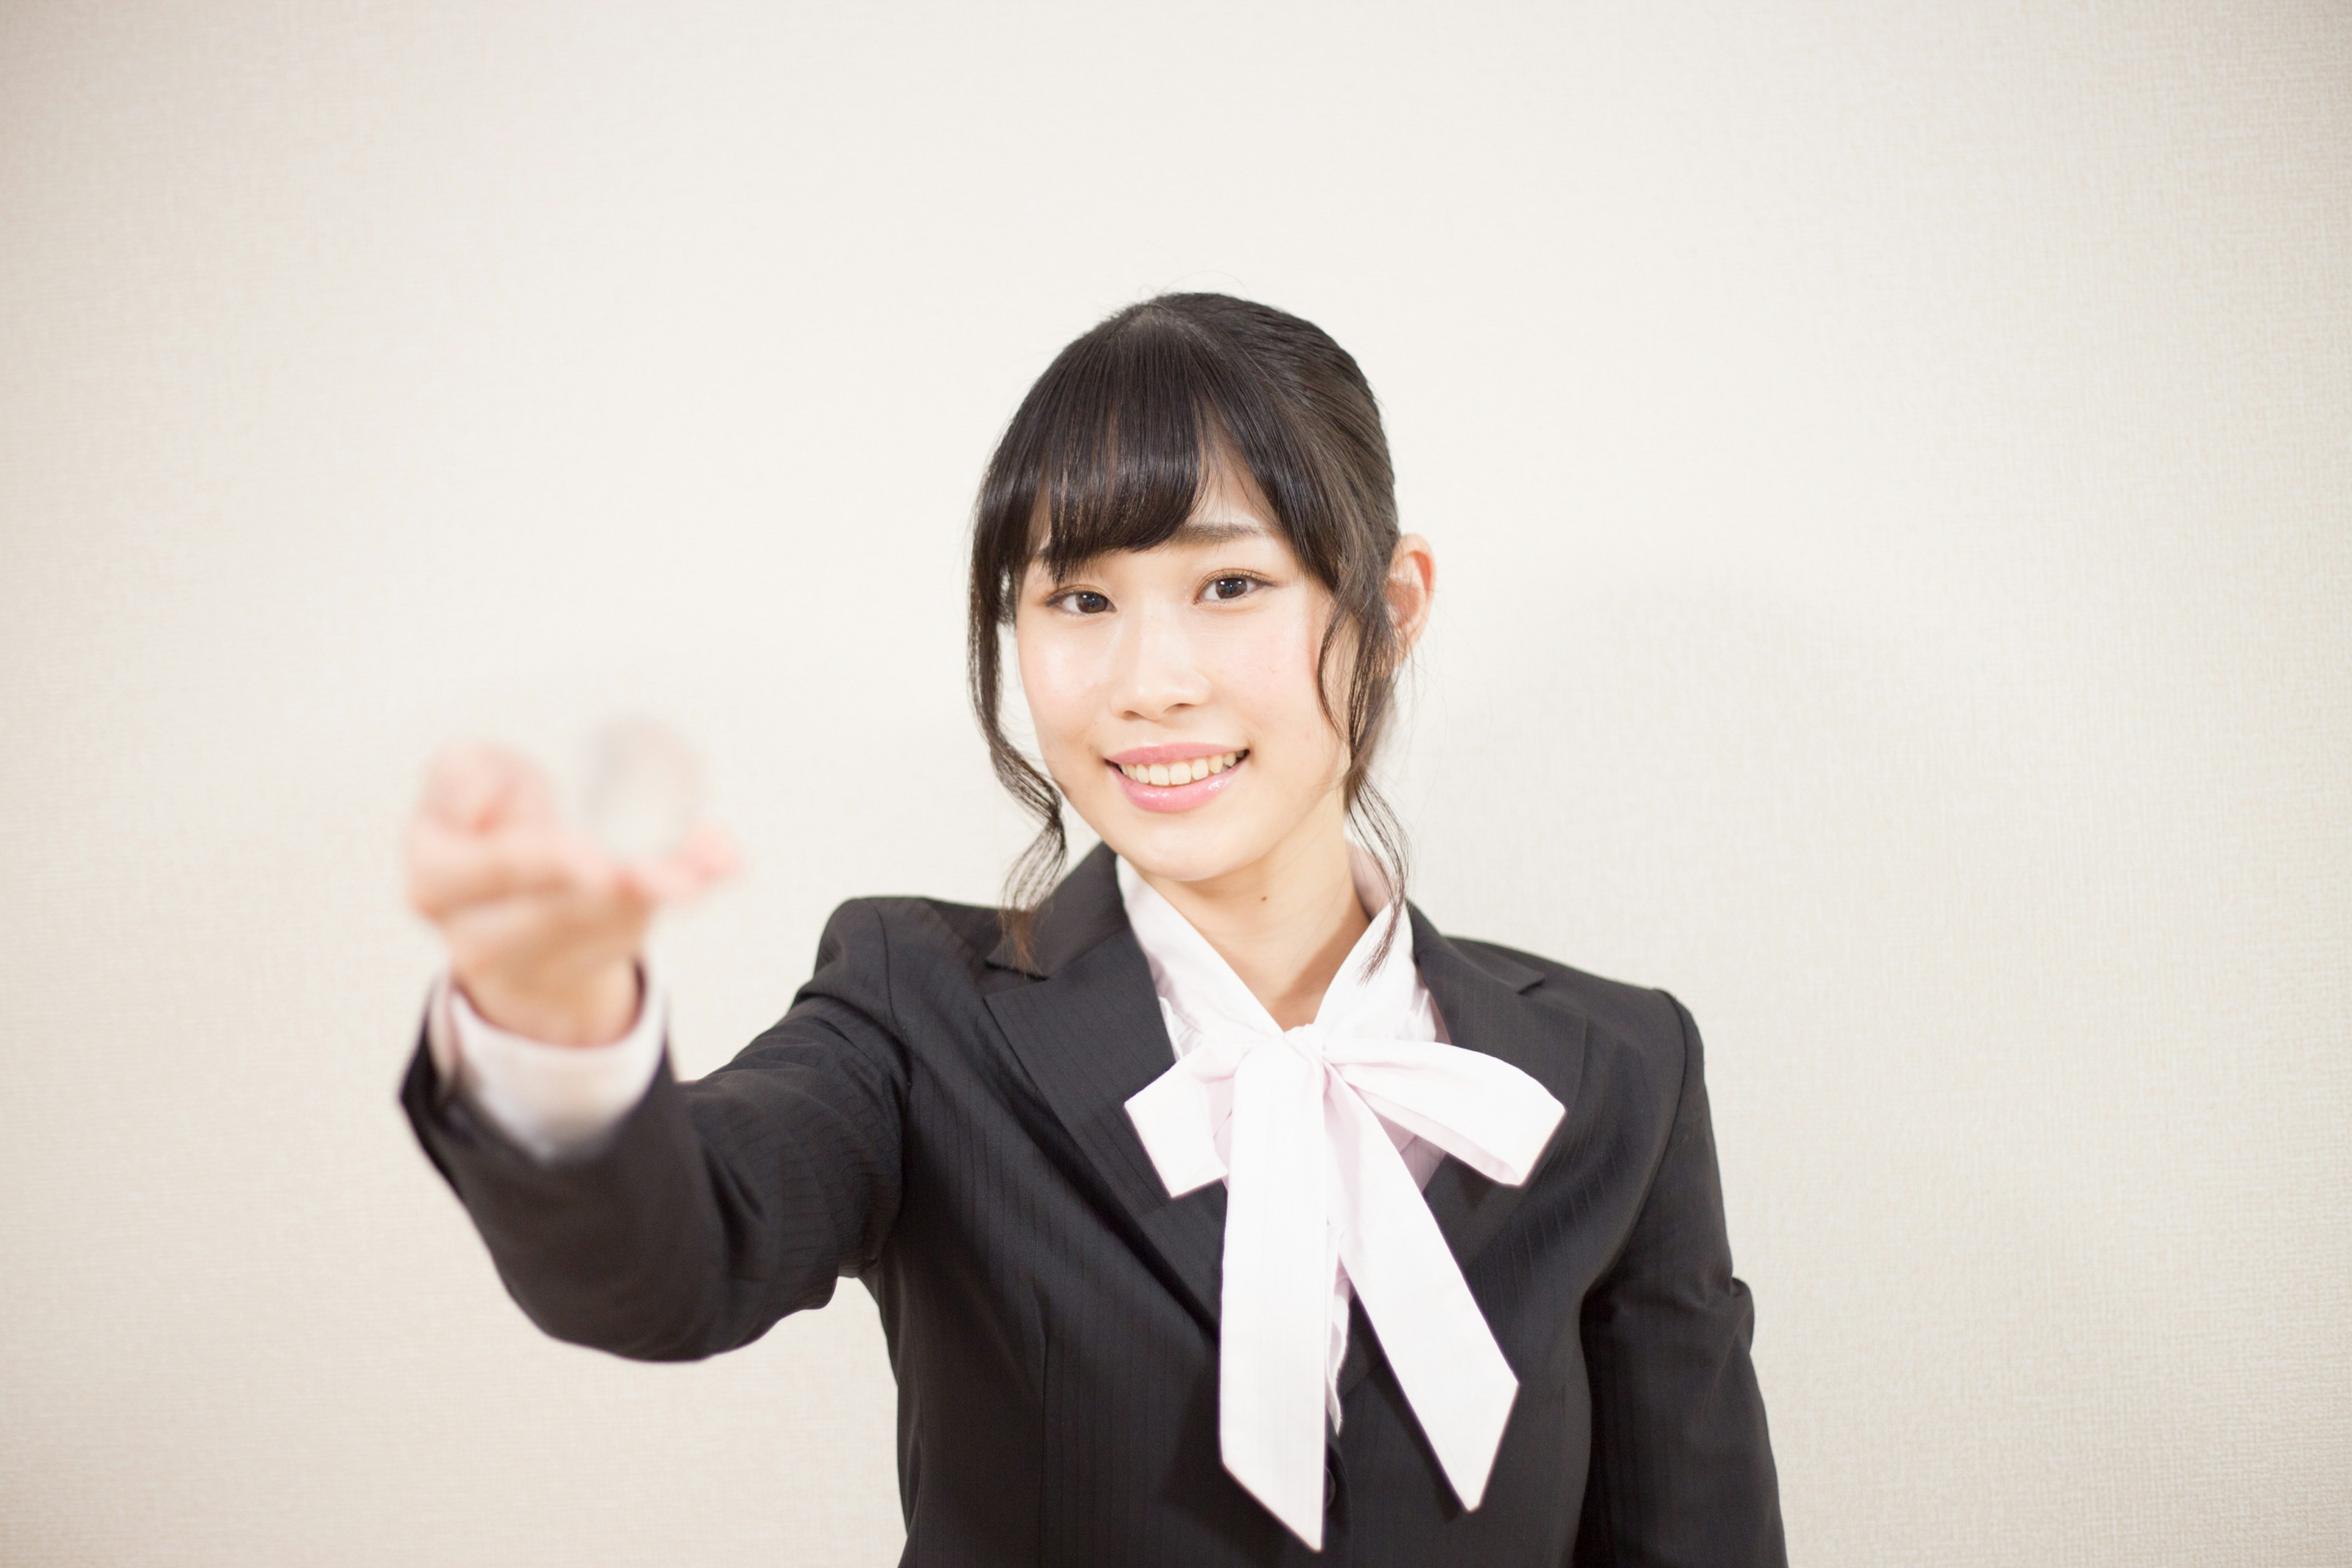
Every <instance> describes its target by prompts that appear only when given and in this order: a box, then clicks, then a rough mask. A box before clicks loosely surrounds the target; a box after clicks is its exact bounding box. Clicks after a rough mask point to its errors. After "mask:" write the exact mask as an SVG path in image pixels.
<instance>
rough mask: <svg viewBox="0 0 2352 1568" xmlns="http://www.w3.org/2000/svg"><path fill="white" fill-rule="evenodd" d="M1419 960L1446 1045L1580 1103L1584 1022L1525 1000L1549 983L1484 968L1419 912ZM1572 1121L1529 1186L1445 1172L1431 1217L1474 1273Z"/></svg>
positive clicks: (1502, 967)
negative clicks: (1503, 1064)
mask: <svg viewBox="0 0 2352 1568" xmlns="http://www.w3.org/2000/svg"><path fill="white" fill-rule="evenodd" d="M1412 944H1413V956H1414V958H1415V960H1416V961H1417V962H1418V963H1419V964H1420V966H1421V979H1422V984H1424V985H1426V986H1428V987H1429V994H1430V998H1431V1000H1433V1001H1434V1002H1435V1003H1436V1004H1437V1016H1439V1017H1441V1018H1443V1019H1444V1021H1445V1033H1446V1037H1447V1038H1448V1039H1450V1040H1451V1041H1452V1042H1453V1043H1454V1045H1457V1046H1460V1047H1463V1048H1464V1049H1465V1050H1473V1051H1484V1052H1486V1054H1487V1055H1488V1056H1490V1057H1497V1058H1501V1059H1502V1060H1504V1061H1507V1062H1508V1063H1510V1064H1511V1065H1512V1066H1513V1067H1515V1068H1518V1069H1519V1070H1520V1071H1521V1072H1523V1073H1526V1074H1527V1075H1528V1077H1529V1078H1532V1079H1535V1080H1536V1081H1537V1082H1538V1083H1539V1084H1541V1085H1543V1086H1544V1088H1545V1089H1549V1091H1550V1093H1551V1097H1552V1098H1553V1099H1554V1100H1559V1102H1560V1104H1561V1105H1563V1106H1571V1105H1574V1104H1575V1103H1576V1086H1577V1082H1578V1080H1579V1079H1581V1078H1582V1077H1583V1074H1584V1030H1585V1024H1584V1020H1583V1019H1582V1018H1581V1017H1580V1016H1576V1015H1574V1014H1570V1013H1561V1012H1557V1011H1555V1010H1553V1009H1551V1008H1549V1007H1540V1006H1538V1005H1536V1004H1535V1003H1534V1002H1533V1001H1531V1000H1529V999H1528V997H1527V996H1526V995H1525V994H1524V993H1525V992H1526V991H1527V990H1528V988H1530V987H1532V986H1533V985H1534V984H1536V983H1537V982H1538V980H1540V979H1542V978H1543V977H1542V975H1541V974H1540V973H1538V972H1537V971H1535V970H1533V969H1530V968H1528V966H1527V965H1525V964H1523V963H1514V962H1512V961H1511V960H1509V959H1506V958H1503V957H1501V956H1499V955H1496V956H1494V957H1490V958H1488V959H1486V960H1485V961H1483V962H1481V961H1476V960H1473V959H1472V958H1471V957H1470V956H1469V955H1468V954H1467V953H1465V952H1463V951H1462V950H1461V949H1460V948H1458V947H1456V946H1454V944H1453V943H1452V942H1448V941H1446V940H1445V939H1444V937H1442V936H1440V935H1439V934H1438V933H1437V929H1436V928H1435V927H1434V926H1433V925H1431V924H1430V923H1429V921H1428V919H1427V918H1426V917H1425V916H1423V914H1422V912H1421V911H1420V910H1417V909H1416V910H1413V911H1412ZM1568 1122H1569V1118H1568V1117H1566V1116H1563V1117H1561V1118H1560V1125H1559V1129H1555V1130H1554V1131H1553V1132H1552V1142H1551V1145H1550V1146H1549V1147H1548V1148H1547V1149H1546V1150H1545V1152H1544V1154H1543V1156H1542V1157H1541V1158H1539V1159H1538V1161H1537V1163H1536V1174H1534V1175H1530V1176H1529V1177H1528V1182H1527V1184H1526V1185H1524V1186H1517V1187H1507V1186H1504V1185H1502V1184H1499V1183H1496V1182H1493V1181H1489V1180H1488V1179H1487V1178H1486V1177H1485V1176H1482V1175H1480V1174H1479V1173H1477V1172H1475V1171H1474V1170H1472V1169H1471V1168H1470V1167H1469V1166H1467V1165H1465V1164H1464V1163H1462V1162H1461V1161H1459V1160H1454V1159H1448V1160H1446V1161H1445V1162H1444V1163H1443V1164H1441V1165H1439V1166H1438V1167H1437V1173H1436V1174H1435V1175H1433V1176H1432V1177H1430V1179H1429V1185H1428V1187H1427V1188H1425V1189H1424V1191H1425V1193H1426V1194H1427V1196H1428V1199H1429V1210H1430V1213H1432V1214H1433V1215H1436V1216H1437V1226H1438V1228H1439V1229H1440V1230H1442V1231H1444V1233H1445V1239H1446V1242H1447V1244H1448V1245H1449V1246H1451V1247H1453V1249H1454V1258H1455V1259H1456V1260H1457V1261H1458V1262H1460V1263H1461V1264H1462V1265H1463V1266H1464V1268H1465V1269H1466V1268H1468V1266H1469V1264H1470V1260H1471V1259H1472V1258H1475V1257H1476V1256H1477V1255H1478V1253H1479V1251H1480V1249H1481V1248H1483V1247H1485V1246H1486V1243H1487V1242H1489V1241H1491V1240H1493V1239H1494V1236H1495V1233H1496V1231H1497V1230H1499V1229H1501V1228H1502V1225H1503V1221H1504V1220H1505V1219H1506V1218H1507V1217H1509V1215H1510V1212H1511V1210H1512V1209H1513V1208H1514V1207H1516V1206H1517V1204H1518V1202H1519V1199H1520V1198H1521V1197H1522V1196H1524V1195H1525V1194H1526V1193H1527V1190H1528V1187H1530V1186H1533V1185H1534V1184H1535V1183H1536V1182H1537V1180H1538V1178H1539V1177H1540V1174H1541V1173H1542V1169H1543V1163H1544V1161H1545V1160H1548V1159H1549V1158H1550V1156H1551V1154H1552V1152H1554V1151H1555V1150H1556V1149H1557V1148H1558V1147H1559V1136H1560V1131H1561V1130H1564V1129H1565V1128H1566V1127H1567V1126H1568Z"/></svg>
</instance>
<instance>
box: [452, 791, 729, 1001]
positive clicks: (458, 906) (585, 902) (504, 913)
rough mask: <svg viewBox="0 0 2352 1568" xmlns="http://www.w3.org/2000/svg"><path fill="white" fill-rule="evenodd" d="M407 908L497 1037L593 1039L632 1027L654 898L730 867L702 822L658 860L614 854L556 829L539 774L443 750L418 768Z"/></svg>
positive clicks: (687, 895)
mask: <svg viewBox="0 0 2352 1568" xmlns="http://www.w3.org/2000/svg"><path fill="white" fill-rule="evenodd" d="M406 858H407V872H408V901H409V902H410V903H411V904H412V905H413V906H415V909H416V911H417V912H418V913H419V914H422V915H423V916H424V917H425V919H426V920H428V921H432V922H433V924H434V925H435V926H436V928H438V930H439V931H440V932H441V935H442V938H443V940H445V941H446V942H447V943H448V946H449V962H450V967H451V970H452V973H454V974H455V976H456V978H457V984H459V985H460V986H461V987H463V988H464V990H465V993H466V996H467V1000H468V1001H469V1002H471V1003H472V1005H473V1006H474V1008H475V1010H476V1011H477V1012H478V1013H480V1014H481V1015H482V1016H483V1017H484V1018H485V1019H487V1020H488V1021H489V1022H490V1023H492V1024H495V1025H497V1026H499V1027H500V1028H502V1029H508V1030H511V1031H513V1032H514V1033H516V1034H519V1035H523V1036H527V1037H530V1038H532V1039H538V1040H545V1041H548V1042H550V1043H551V1044H555V1045H578V1046H589V1045H604V1044H606V1043H609V1042H611V1041H613V1040H617V1039H619V1038H620V1037H622V1036H623V1035H625V1034H626V1033H628V1031H629V1027H630V1026H631V1025H632V1024H633V1023H634V1022H635V1018H636V1015H637V1006H638V1000H639V999H638V995H637V968H636V961H637V958H638V956H639V954H640V953H641V952H642V951H643V949H644V945H645V936H646V928H647V927H648V926H649V925H650V924H651V923H652V921H653V917H654V912H655V910H657V909H659V908H660V907H661V906H662V905H664V904H675V903H682V902H685V901H686V900H690V899H692V898H694V897H696V896H697V895H698V894H699V893H701V892H702V891H703V889H706V888H708V887H709V886H710V885H711V884H712V883H714V882H717V881H719V879H722V878H724V877H726V876H727V875H729V874H730V872H732V871H733V870H734V869H735V867H736V855H735V849H734V847H733V845H732V843H731V842H730V840H729V839H728V837H727V836H726V835H725V834H724V833H723V832H721V831H720V830H719V828H717V827H715V826H710V825H709V824H704V825H702V826H698V827H697V828H695V829H694V830H693V831H692V832H691V833H689V834H688V836H687V837H686V839H685V841H684V842H683V843H681V844H679V845H678V846H677V847H676V848H674V849H671V850H669V851H668V852H667V853H665V854H660V855H656V856H651V857H648V858H644V859H638V860H629V861H620V860H616V859H614V858H613V857H612V856H611V855H609V854H607V853H606V852H605V851H604V849H603V848H601V847H598V846H597V845H596V844H595V843H594V842H593V841H592V840H590V839H589V838H587V837H585V836H583V835H582V834H581V833H579V832H577V831H575V830H573V829H572V828H571V827H568V826H565V824H564V823H563V821H562V817H561V816H560V814H559V813H558V812H557V810H556V806H555V795H554V792H553V790H552V789H551V787H550V786H549V784H548V781H547V776H546V775H545V774H544V773H541V771H540V770H539V769H538V768H537V767H536V766H534V765H533V764H532V763H530V762H529V761H527V760H525V759H524V758H522V757H520V756H517V755H516V754H514V753H513V752H506V751H502V750H500V749H499V748H497V747H493V746H482V745H467V746H454V747H451V748H449V749H447V750H446V751H444V752H441V753H439V754H438V755H437V756H436V757H435V758H434V759H433V762H432V763H431V765H430V766H429V767H428V768H427V769H426V772H425V790H424V795H423V797H422V798H421V799H420V800H419V801H418V803H417V806H416V812H415V816H413V817H412V818H411V819H410V821H409V826H408V837H407V849H406Z"/></svg>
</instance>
